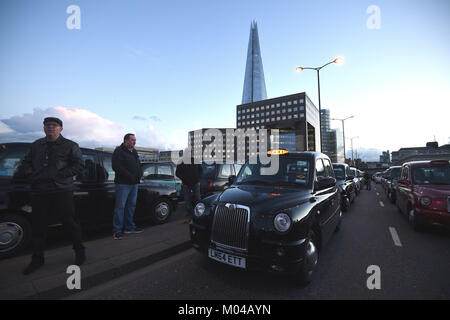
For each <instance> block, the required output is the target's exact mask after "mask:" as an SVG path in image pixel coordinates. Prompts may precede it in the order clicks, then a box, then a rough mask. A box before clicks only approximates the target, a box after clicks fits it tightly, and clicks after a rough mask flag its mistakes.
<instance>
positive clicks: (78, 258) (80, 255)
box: [75, 248, 86, 266]
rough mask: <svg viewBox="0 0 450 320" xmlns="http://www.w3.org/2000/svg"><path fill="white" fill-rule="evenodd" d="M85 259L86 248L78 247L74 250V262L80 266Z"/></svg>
mask: <svg viewBox="0 0 450 320" xmlns="http://www.w3.org/2000/svg"><path fill="white" fill-rule="evenodd" d="M85 261H86V250H85V249H84V248H83V249H79V250H75V264H76V265H77V266H81V265H82V264H83V263H84V262H85Z"/></svg>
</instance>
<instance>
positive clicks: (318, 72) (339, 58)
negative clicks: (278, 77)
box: [295, 57, 345, 156]
mask: <svg viewBox="0 0 450 320" xmlns="http://www.w3.org/2000/svg"><path fill="white" fill-rule="evenodd" d="M332 63H336V64H338V65H341V64H343V63H344V58H343V57H337V58H336V59H334V60H333V61H331V62H328V63H327V64H324V65H323V66H321V67H317V68H310V67H300V66H299V67H297V68H295V71H297V72H301V71H303V70H316V71H317V88H318V92H319V132H320V152H322V106H321V103H320V70H321V69H322V68H325V67H326V66H328V65H329V64H332ZM344 156H345V155H344Z"/></svg>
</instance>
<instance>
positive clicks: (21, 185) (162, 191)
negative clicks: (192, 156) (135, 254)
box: [0, 143, 177, 257]
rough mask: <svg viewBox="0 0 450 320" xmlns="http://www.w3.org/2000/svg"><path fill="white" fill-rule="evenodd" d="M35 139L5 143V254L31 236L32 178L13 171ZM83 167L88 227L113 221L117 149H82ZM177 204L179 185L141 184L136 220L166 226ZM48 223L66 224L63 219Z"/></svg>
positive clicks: (82, 216) (80, 202) (80, 183)
mask: <svg viewBox="0 0 450 320" xmlns="http://www.w3.org/2000/svg"><path fill="white" fill-rule="evenodd" d="M29 146H30V143H5V144H1V145H0V257H5V256H9V255H13V254H15V253H16V252H18V251H20V250H21V249H23V248H25V247H26V246H27V245H28V244H29V242H30V240H31V226H30V215H32V214H33V209H32V206H31V191H30V187H29V185H28V184H27V183H26V181H14V180H13V175H14V172H15V170H16V169H17V167H18V166H19V164H20V163H21V161H22V159H23V157H24V156H25V154H26V153H27V152H28V149H29ZM81 152H82V156H83V165H84V168H83V171H82V172H81V174H80V175H78V176H77V177H76V178H75V181H74V202H75V211H76V214H77V216H78V218H79V220H80V222H81V225H82V227H83V228H96V227H98V226H100V225H105V224H110V225H111V224H112V219H113V215H114V202H115V184H114V176H115V172H114V171H113V169H112V153H108V152H102V151H98V150H91V149H86V148H81ZM176 205H177V202H176V190H175V189H174V188H171V187H168V186H163V185H154V184H150V183H141V184H140V185H139V189H138V199H137V203H136V213H135V220H136V221H142V220H148V219H149V220H151V221H152V222H153V223H157V224H161V223H165V222H167V221H168V220H169V218H170V215H171V213H172V211H173V210H175V208H176ZM48 225H49V226H51V227H59V226H61V221H59V220H58V218H57V217H49V221H48Z"/></svg>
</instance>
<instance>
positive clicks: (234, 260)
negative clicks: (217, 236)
mask: <svg viewBox="0 0 450 320" xmlns="http://www.w3.org/2000/svg"><path fill="white" fill-rule="evenodd" d="M208 257H209V258H211V259H213V260H216V261H219V262H222V263H225V264H228V265H230V266H233V267H238V268H242V269H245V267H246V261H245V258H242V257H238V256H234V255H231V254H228V253H223V252H220V251H216V250H214V249H211V248H210V249H209V250H208Z"/></svg>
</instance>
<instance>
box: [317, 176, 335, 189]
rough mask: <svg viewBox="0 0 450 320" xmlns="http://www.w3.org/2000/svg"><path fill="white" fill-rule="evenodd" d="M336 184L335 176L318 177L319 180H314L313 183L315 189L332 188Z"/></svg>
mask: <svg viewBox="0 0 450 320" xmlns="http://www.w3.org/2000/svg"><path fill="white" fill-rule="evenodd" d="M335 185H336V179H335V178H324V179H320V180H319V181H316V183H315V187H314V189H315V190H323V189H328V188H332V187H334V186H335Z"/></svg>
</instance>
